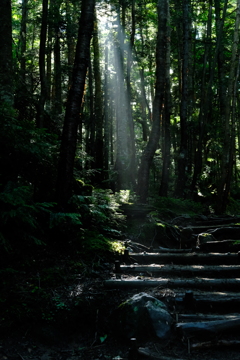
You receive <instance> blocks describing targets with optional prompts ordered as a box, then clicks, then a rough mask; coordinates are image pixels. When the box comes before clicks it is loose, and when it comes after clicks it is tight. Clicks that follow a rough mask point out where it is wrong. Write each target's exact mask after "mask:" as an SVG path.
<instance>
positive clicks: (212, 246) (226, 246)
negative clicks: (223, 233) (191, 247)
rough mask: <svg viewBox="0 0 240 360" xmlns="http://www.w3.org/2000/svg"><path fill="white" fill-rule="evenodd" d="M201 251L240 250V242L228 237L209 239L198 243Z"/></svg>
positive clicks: (222, 251) (221, 251)
mask: <svg viewBox="0 0 240 360" xmlns="http://www.w3.org/2000/svg"><path fill="white" fill-rule="evenodd" d="M198 246H199V248H200V250H201V251H208V252H218V253H226V252H228V251H230V252H233V253H234V252H238V251H240V243H236V240H232V239H227V240H220V241H217V240H216V241H207V242H205V243H202V244H199V245H198Z"/></svg>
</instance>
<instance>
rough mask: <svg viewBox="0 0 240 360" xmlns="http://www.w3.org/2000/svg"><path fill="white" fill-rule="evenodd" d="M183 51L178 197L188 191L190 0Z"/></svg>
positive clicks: (185, 5) (185, 2)
mask: <svg viewBox="0 0 240 360" xmlns="http://www.w3.org/2000/svg"><path fill="white" fill-rule="evenodd" d="M182 7H183V50H182V89H181V90H182V91H181V105H180V126H181V140H180V152H179V159H178V180H177V187H176V196H177V197H179V198H184V197H185V190H186V179H187V177H186V172H187V170H188V100H189V99H188V80H189V79H188V78H189V73H188V70H189V69H188V67H189V36H190V33H189V21H190V8H189V7H190V6H189V0H183V3H182Z"/></svg>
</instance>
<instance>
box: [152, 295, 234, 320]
mask: <svg viewBox="0 0 240 360" xmlns="http://www.w3.org/2000/svg"><path fill="white" fill-rule="evenodd" d="M154 296H155V297H157V298H158V299H159V300H162V301H164V302H166V303H167V304H168V306H169V308H170V309H172V310H173V311H174V312H175V313H176V312H182V311H184V310H183V309H185V308H188V307H189V306H188V304H186V300H185V294H175V296H171V295H165V294H163V295H162V296H161V291H160V292H158V293H155V294H154ZM193 299H194V303H193V307H194V311H195V312H209V311H211V313H218V314H226V313H229V314H231V313H232V312H239V308H240V297H239V294H238V293H233V292H229V293H225V292H224V293H221V292H211V293H205V292H202V293H201V294H199V292H198V293H197V292H194V293H193Z"/></svg>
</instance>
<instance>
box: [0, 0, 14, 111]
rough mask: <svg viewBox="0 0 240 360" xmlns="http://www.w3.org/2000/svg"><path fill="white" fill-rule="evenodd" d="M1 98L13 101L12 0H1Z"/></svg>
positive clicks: (8, 101) (5, 100) (9, 101)
mask: <svg viewBox="0 0 240 360" xmlns="http://www.w3.org/2000/svg"><path fill="white" fill-rule="evenodd" d="M0 24H1V28H0V53H1V56H0V100H1V102H2V101H4V102H7V103H9V104H12V103H13V64H12V14H11V0H2V1H0Z"/></svg>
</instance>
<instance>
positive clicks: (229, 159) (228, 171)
mask: <svg viewBox="0 0 240 360" xmlns="http://www.w3.org/2000/svg"><path fill="white" fill-rule="evenodd" d="M239 27H240V0H238V1H237V10H236V20H235V29H234V34H233V43H232V51H231V54H232V55H231V61H230V71H229V78H228V89H227V94H226V108H225V123H224V139H223V141H224V142H223V153H222V162H221V179H220V181H219V184H218V202H217V212H219V213H223V212H225V211H226V208H227V203H228V198H229V191H230V184H231V179H232V171H233V146H232V145H233V143H234V141H233V138H232V137H233V134H234V127H235V119H234V118H233V113H232V110H233V104H234V99H235V94H234V87H235V78H236V74H237V73H238V46H239Z"/></svg>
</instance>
